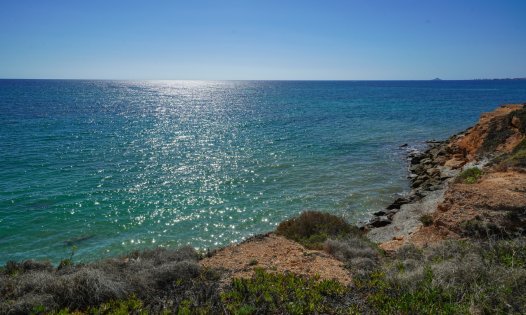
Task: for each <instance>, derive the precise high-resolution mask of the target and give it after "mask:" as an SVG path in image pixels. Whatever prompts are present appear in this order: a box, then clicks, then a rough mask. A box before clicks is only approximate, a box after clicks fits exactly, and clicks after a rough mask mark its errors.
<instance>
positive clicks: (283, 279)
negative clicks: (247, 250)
mask: <svg viewBox="0 0 526 315" xmlns="http://www.w3.org/2000/svg"><path fill="white" fill-rule="evenodd" d="M346 291H347V289H346V288H345V287H344V286H343V285H342V284H340V283H339V282H336V281H334V280H319V279H317V278H315V277H313V278H308V277H303V276H298V275H295V274H292V273H285V274H280V273H267V272H265V271H263V270H262V269H259V268H258V269H256V272H255V275H254V276H253V277H252V278H250V279H233V280H232V284H231V287H230V289H229V290H227V291H226V292H225V293H223V294H222V300H223V302H224V304H225V307H226V309H227V310H228V311H229V312H230V313H231V314H319V313H322V314H335V313H337V312H338V308H337V307H335V306H334V305H331V304H329V303H328V302H329V301H330V300H333V299H337V298H339V297H340V298H341V297H343V295H344V294H345V293H346Z"/></svg>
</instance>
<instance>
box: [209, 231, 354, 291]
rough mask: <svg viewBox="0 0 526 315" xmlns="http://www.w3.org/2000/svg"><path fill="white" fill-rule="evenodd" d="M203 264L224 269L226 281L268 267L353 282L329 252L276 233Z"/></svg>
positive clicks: (229, 249) (225, 250) (251, 241)
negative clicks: (314, 248)
mask: <svg viewBox="0 0 526 315" xmlns="http://www.w3.org/2000/svg"><path fill="white" fill-rule="evenodd" d="M201 265H202V266H203V267H209V268H221V269H224V270H225V271H226V277H225V279H223V280H224V281H229V280H230V279H231V278H233V277H235V278H239V277H250V276H251V275H252V274H253V273H254V269H255V268H264V269H266V270H267V271H275V272H292V273H295V274H300V275H309V276H312V275H319V277H320V279H336V280H338V281H340V282H342V283H344V284H348V283H350V282H351V274H350V272H349V270H347V269H345V268H344V266H343V264H342V263H341V262H340V261H338V260H336V259H335V258H333V257H332V256H330V255H329V254H327V253H325V252H322V251H318V250H308V249H305V248H304V247H303V246H301V245H300V244H298V243H296V242H293V241H290V240H288V239H286V238H284V237H282V236H278V235H275V234H269V235H266V236H261V237H257V238H254V239H251V240H249V241H246V242H244V243H241V244H238V245H232V246H229V247H226V248H223V249H221V250H219V251H218V252H216V253H215V254H214V255H213V256H212V257H210V258H206V259H203V260H202V261H201Z"/></svg>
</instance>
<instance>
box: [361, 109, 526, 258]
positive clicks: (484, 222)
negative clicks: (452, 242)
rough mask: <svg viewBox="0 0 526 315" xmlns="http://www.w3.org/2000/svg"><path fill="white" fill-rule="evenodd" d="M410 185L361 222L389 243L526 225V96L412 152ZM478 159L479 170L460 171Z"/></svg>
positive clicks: (396, 244) (383, 244) (515, 230)
mask: <svg viewBox="0 0 526 315" xmlns="http://www.w3.org/2000/svg"><path fill="white" fill-rule="evenodd" d="M408 160H409V178H410V179H411V187H412V190H411V192H410V193H409V194H408V196H406V197H404V198H398V199H397V200H395V201H394V202H393V203H392V204H391V205H389V206H388V207H387V208H386V209H385V210H382V211H378V212H376V213H375V217H374V218H373V219H372V220H371V221H370V222H369V223H368V224H367V225H366V226H365V227H364V229H365V230H366V231H367V232H368V237H369V238H370V239H371V240H372V241H374V242H377V243H380V244H381V245H380V246H381V247H382V248H384V249H386V250H393V249H397V248H398V247H400V246H401V245H403V244H405V243H408V242H411V243H414V244H416V245H425V244H428V243H432V242H436V241H440V240H443V239H447V238H462V237H469V236H470V235H473V234H476V233H500V234H506V233H524V227H525V226H526V225H525V224H526V221H525V220H526V194H525V192H526V104H514V105H504V106H501V107H499V108H497V109H496V110H495V111H493V112H491V113H485V114H483V115H482V116H481V118H480V121H479V122H478V123H477V124H476V125H475V126H473V127H471V128H469V129H467V130H466V131H464V132H462V133H460V134H457V135H454V136H452V137H451V138H449V139H448V140H446V141H444V142H437V141H433V142H431V143H429V148H428V149H427V150H426V151H425V152H423V153H414V154H411V155H409V157H408ZM473 167H477V168H479V169H481V170H482V173H483V175H482V177H481V178H476V179H475V180H474V181H473V182H470V183H464V182H462V181H459V180H458V178H457V176H458V175H459V174H460V173H461V172H462V171H464V170H467V169H469V168H473Z"/></svg>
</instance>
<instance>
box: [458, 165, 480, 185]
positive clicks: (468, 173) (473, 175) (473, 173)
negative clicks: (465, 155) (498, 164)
mask: <svg viewBox="0 0 526 315" xmlns="http://www.w3.org/2000/svg"><path fill="white" fill-rule="evenodd" d="M481 176H482V170H481V169H479V168H478V167H471V168H468V169H466V170H464V171H463V172H462V173H460V174H459V175H458V180H459V181H461V182H463V183H465V184H474V183H476V182H477V181H478V179H479V178H480V177H481Z"/></svg>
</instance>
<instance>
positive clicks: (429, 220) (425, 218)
mask: <svg viewBox="0 0 526 315" xmlns="http://www.w3.org/2000/svg"><path fill="white" fill-rule="evenodd" d="M420 222H422V224H423V225H424V226H430V225H432V224H433V216H432V215H430V214H423V215H422V216H420Z"/></svg>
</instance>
